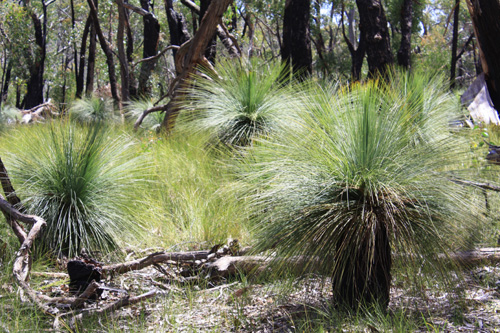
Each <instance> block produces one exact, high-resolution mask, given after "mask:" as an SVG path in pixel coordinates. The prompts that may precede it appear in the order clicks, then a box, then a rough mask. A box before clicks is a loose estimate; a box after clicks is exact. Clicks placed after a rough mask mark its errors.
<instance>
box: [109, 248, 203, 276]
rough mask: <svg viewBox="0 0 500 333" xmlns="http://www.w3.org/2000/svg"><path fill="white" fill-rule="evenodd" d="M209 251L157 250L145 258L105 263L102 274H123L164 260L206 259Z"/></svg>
mask: <svg viewBox="0 0 500 333" xmlns="http://www.w3.org/2000/svg"><path fill="white" fill-rule="evenodd" d="M209 254H210V251H188V252H171V253H165V252H157V253H152V254H150V255H148V256H147V257H145V258H142V259H138V260H133V261H129V262H126V263H121V264H114V265H107V266H103V267H102V273H103V276H109V275H114V274H123V273H126V272H130V271H133V270H139V269H143V268H145V267H148V266H151V265H154V264H160V263H165V262H185V261H194V260H202V259H207V258H208V255H209Z"/></svg>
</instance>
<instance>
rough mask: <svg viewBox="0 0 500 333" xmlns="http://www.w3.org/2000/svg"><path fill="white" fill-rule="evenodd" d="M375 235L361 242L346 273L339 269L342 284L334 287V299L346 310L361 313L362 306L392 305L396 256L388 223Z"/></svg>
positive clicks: (339, 278) (341, 245) (379, 227)
mask: <svg viewBox="0 0 500 333" xmlns="http://www.w3.org/2000/svg"><path fill="white" fill-rule="evenodd" d="M381 218H384V217H381ZM373 232H374V233H375V235H374V236H372V235H366V236H365V237H362V238H361V239H360V240H359V244H358V246H357V250H356V251H354V253H353V255H352V258H351V261H350V262H349V263H348V264H347V267H346V269H345V271H344V270H339V271H338V272H336V273H335V274H336V276H333V280H334V281H338V283H337V284H336V285H334V286H333V297H334V300H335V301H336V302H337V303H338V304H340V305H342V306H343V307H346V308H351V309H353V310H359V307H360V306H369V305H370V304H378V305H379V306H380V307H381V308H382V309H383V310H385V309H387V306H388V305H389V301H390V289H391V280H392V276H391V269H392V254H391V245H390V240H389V234H388V230H387V227H386V224H385V223H384V222H382V223H377V227H376V228H375V230H374V231H373ZM373 240H374V242H373V243H372V241H373ZM337 246H338V247H343V246H345V244H338V245H337ZM341 251H342V250H341ZM370 254H371V255H370Z"/></svg>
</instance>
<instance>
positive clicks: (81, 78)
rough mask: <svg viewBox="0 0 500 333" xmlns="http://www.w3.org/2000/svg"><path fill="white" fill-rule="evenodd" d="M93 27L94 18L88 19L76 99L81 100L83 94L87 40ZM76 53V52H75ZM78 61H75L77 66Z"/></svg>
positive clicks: (81, 49)
mask: <svg viewBox="0 0 500 333" xmlns="http://www.w3.org/2000/svg"><path fill="white" fill-rule="evenodd" d="M91 25H92V18H91V17H90V15H89V17H87V21H86V22H85V28H84V29H83V34H82V43H81V44H80V61H79V64H78V70H76V71H75V72H76V92H75V96H76V98H81V97H82V94H83V83H84V80H85V53H86V52H87V39H88V35H89V31H90V26H91ZM75 53H76V52H75ZM76 64H77V61H76V60H75V65H76Z"/></svg>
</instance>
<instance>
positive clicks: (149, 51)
mask: <svg viewBox="0 0 500 333" xmlns="http://www.w3.org/2000/svg"><path fill="white" fill-rule="evenodd" d="M141 7H142V9H144V10H145V11H147V12H148V13H147V14H146V15H144V16H143V17H142V21H143V24H144V46H143V49H142V57H143V58H149V57H152V56H154V55H156V53H157V52H158V41H159V39H160V24H159V23H158V20H157V19H156V17H155V16H154V15H153V14H152V13H151V11H150V8H149V1H148V0H141ZM155 65H156V60H151V61H144V62H143V63H142V64H141V71H140V74H139V91H138V94H139V95H141V96H149V95H151V84H150V82H149V81H150V80H149V78H150V77H151V72H152V71H153V70H154V68H155Z"/></svg>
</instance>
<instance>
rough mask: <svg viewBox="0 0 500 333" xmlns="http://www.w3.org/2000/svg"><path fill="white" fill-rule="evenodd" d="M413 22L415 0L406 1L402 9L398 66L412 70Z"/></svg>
mask: <svg viewBox="0 0 500 333" xmlns="http://www.w3.org/2000/svg"><path fill="white" fill-rule="evenodd" d="M412 20H413V0H404V2H403V6H402V8H401V44H400V45H399V50H398V65H399V66H401V67H403V68H405V69H410V66H411V28H412Z"/></svg>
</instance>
